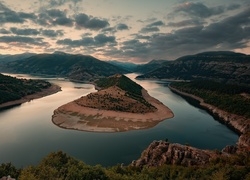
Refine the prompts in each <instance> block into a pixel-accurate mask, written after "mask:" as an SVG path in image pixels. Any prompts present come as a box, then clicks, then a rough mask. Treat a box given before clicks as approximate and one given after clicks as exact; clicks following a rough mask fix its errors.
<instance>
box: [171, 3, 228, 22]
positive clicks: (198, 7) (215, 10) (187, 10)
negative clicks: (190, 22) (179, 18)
mask: <svg viewBox="0 0 250 180" xmlns="http://www.w3.org/2000/svg"><path fill="white" fill-rule="evenodd" d="M223 12H225V8H224V7H223V6H217V7H212V8H209V7H207V6H206V5H204V4H202V3H199V2H197V3H194V2H187V3H183V4H180V5H179V6H177V7H176V8H175V10H174V14H176V13H182V14H184V15H189V16H192V17H200V18H208V17H211V16H214V15H219V14H222V13H223ZM172 15H173V14H172Z"/></svg>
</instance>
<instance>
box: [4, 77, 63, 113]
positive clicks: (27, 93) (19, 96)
mask: <svg viewBox="0 0 250 180" xmlns="http://www.w3.org/2000/svg"><path fill="white" fill-rule="evenodd" d="M0 87H1V88H0V109H3V108H7V107H12V106H15V105H20V104H22V103H24V102H28V101H31V100H33V99H37V98H41V97H44V96H48V95H50V94H54V93H56V92H58V91H60V90H61V88H60V87H59V86H57V85H54V84H51V83H49V82H47V81H43V80H31V79H18V78H15V77H11V76H7V75H3V74H0Z"/></svg>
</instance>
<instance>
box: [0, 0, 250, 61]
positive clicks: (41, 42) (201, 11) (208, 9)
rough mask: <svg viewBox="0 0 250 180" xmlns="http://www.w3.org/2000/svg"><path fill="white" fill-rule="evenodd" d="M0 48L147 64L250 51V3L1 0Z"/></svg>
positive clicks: (2, 50) (5, 52)
mask: <svg viewBox="0 0 250 180" xmlns="http://www.w3.org/2000/svg"><path fill="white" fill-rule="evenodd" d="M0 11H1V13H2V16H1V17H0V23H1V25H2V27H1V28H0V48H1V50H0V54H2V55H7V54H8V55H14V54H23V53H27V52H29V53H36V54H44V53H48V54H52V53H54V52H55V51H59V52H64V53H68V54H81V55H85V54H87V55H90V56H93V57H95V58H97V59H100V60H104V61H107V60H116V61H120V62H130V63H135V64H144V63H147V62H149V61H151V60H153V59H166V60H175V59H177V58H179V57H182V56H185V55H192V54H198V53H201V52H209V51H233V52H238V53H244V54H249V52H250V33H249V32H250V31H249V29H250V26H249V18H250V3H249V2H247V1H246V0H239V1H237V2H235V1H233V0H229V1H227V3H226V4H225V3H224V2H223V1H222V0H220V1H215V0H212V1H207V0H202V1H199V2H197V1H193V0H190V1H186V0H178V1H175V2H172V1H163V0H159V1H157V3H155V2H152V1H150V0H145V1H144V2H143V4H142V3H141V1H139V0H136V1H126V2H125V1H121V0H100V1H98V2H97V1H89V0H50V1H46V2H44V1H41V0H32V1H30V0H24V1H22V2H19V1H17V0H13V1H11V2H10V1H7V0H2V1H1V2H0Z"/></svg>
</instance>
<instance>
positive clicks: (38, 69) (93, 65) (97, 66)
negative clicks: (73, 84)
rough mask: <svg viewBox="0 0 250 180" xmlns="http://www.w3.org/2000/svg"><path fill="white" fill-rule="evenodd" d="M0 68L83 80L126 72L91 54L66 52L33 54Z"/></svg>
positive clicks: (8, 70)
mask: <svg viewBox="0 0 250 180" xmlns="http://www.w3.org/2000/svg"><path fill="white" fill-rule="evenodd" d="M0 70H2V71H5V72H14V73H27V74H44V75H54V76H62V77H67V78H69V79H72V80H83V81H84V80H87V81H92V80H94V79H96V78H100V77H106V76H110V75H113V74H116V73H122V74H123V73H127V72H128V71H126V70H124V69H121V68H119V67H117V66H114V65H112V64H109V63H106V62H104V61H100V60H98V59H96V58H94V57H92V56H84V55H72V54H66V53H54V54H39V55H35V56H32V57H29V58H26V59H23V60H18V61H14V62H9V63H6V64H4V65H0Z"/></svg>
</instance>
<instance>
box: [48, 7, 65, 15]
mask: <svg viewBox="0 0 250 180" xmlns="http://www.w3.org/2000/svg"><path fill="white" fill-rule="evenodd" d="M46 12H47V14H48V15H49V16H50V17H65V16H66V14H65V12H64V11H61V10H59V9H50V10H47V11H46Z"/></svg>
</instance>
